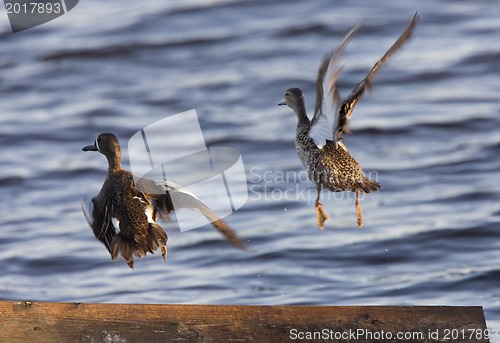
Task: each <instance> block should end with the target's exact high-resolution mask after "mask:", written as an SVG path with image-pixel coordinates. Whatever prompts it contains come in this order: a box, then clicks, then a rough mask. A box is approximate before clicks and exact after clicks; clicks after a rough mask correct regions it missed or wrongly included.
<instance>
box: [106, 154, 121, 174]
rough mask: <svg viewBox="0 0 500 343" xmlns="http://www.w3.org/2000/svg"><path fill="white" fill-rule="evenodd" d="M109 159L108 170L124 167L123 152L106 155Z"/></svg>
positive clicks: (112, 170) (113, 170)
mask: <svg viewBox="0 0 500 343" xmlns="http://www.w3.org/2000/svg"><path fill="white" fill-rule="evenodd" d="M106 158H107V159H108V172H109V173H111V172H115V171H117V170H120V169H121V168H122V165H121V154H120V151H118V152H117V153H116V154H113V155H111V156H106Z"/></svg>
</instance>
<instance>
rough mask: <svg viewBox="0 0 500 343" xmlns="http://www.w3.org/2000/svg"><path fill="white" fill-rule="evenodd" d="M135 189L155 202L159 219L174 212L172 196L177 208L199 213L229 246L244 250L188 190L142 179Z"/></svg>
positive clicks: (233, 233) (236, 238)
mask: <svg viewBox="0 0 500 343" xmlns="http://www.w3.org/2000/svg"><path fill="white" fill-rule="evenodd" d="M137 187H138V188H139V189H140V190H141V191H143V192H144V193H146V194H148V195H149V196H150V197H151V198H153V199H154V200H155V207H156V210H157V212H158V214H159V216H160V217H162V218H169V213H170V212H172V211H174V210H175V208H174V205H173V202H172V196H174V197H175V205H176V206H177V207H179V208H191V209H194V210H197V211H199V212H200V213H201V214H202V215H204V216H205V217H206V218H207V219H208V220H209V221H210V222H211V224H212V225H213V227H214V228H215V229H216V230H217V231H219V232H220V233H221V234H222V235H223V236H224V238H225V239H226V240H227V241H228V242H229V243H230V244H231V245H233V246H234V247H235V248H237V249H240V250H245V244H244V243H243V241H242V240H241V239H240V238H239V237H238V235H237V234H236V232H235V231H234V230H233V229H232V228H231V227H230V226H229V225H228V224H227V223H226V222H224V221H223V220H222V219H221V218H219V216H218V215H217V214H216V213H215V212H214V211H212V210H211V209H210V208H209V207H208V206H206V205H205V204H204V203H203V202H202V201H201V200H200V199H199V198H198V197H197V196H196V195H195V194H194V193H193V192H191V191H190V190H188V189H186V188H184V187H182V186H181V185H179V184H178V183H176V182H174V181H172V180H150V179H144V178H141V179H139V180H138V181H137Z"/></svg>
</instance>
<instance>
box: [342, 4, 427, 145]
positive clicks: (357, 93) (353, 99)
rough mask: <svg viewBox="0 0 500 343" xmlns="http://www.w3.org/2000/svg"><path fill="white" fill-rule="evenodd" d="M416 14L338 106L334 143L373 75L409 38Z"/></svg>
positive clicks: (369, 85) (369, 84)
mask: <svg viewBox="0 0 500 343" xmlns="http://www.w3.org/2000/svg"><path fill="white" fill-rule="evenodd" d="M417 19H418V13H415V15H414V16H413V18H412V20H411V21H410V23H409V24H408V26H407V27H406V28H405V30H404V31H403V33H402V34H401V35H400V36H399V38H398V39H397V40H396V42H394V44H393V45H392V46H391V47H390V48H389V50H387V52H386V53H385V54H384V56H382V58H381V59H380V60H378V61H377V63H375V65H374V66H373V68H372V69H371V70H370V72H369V73H368V74H367V75H366V76H365V78H364V79H363V80H362V81H361V82H360V83H359V84H358V85H357V86H356V87H355V88H354V89H353V91H352V92H351V94H349V96H348V97H347V98H346V99H345V100H344V102H343V103H342V106H340V110H339V111H338V122H337V123H336V130H335V131H336V133H335V142H338V141H340V139H341V138H342V133H343V132H344V131H345V126H346V125H347V122H348V121H349V119H350V118H351V115H352V111H353V109H354V106H356V103H357V102H358V101H359V99H361V96H362V95H363V93H364V91H365V89H370V88H371V86H372V81H373V78H374V77H375V74H376V73H377V72H378V70H379V69H380V67H381V66H382V65H383V64H384V63H385V62H387V61H388V60H389V58H390V57H391V56H392V54H394V52H396V51H397V50H398V49H399V48H400V47H401V46H402V45H403V44H404V43H405V42H406V41H407V40H408V38H410V36H411V34H412V31H413V28H414V27H415V24H416V23H417Z"/></svg>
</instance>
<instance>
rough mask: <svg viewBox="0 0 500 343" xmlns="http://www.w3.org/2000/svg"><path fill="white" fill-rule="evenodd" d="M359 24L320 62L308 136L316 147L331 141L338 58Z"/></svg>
mask: <svg viewBox="0 0 500 343" xmlns="http://www.w3.org/2000/svg"><path fill="white" fill-rule="evenodd" d="M360 27H361V24H358V25H356V26H355V27H353V28H352V29H351V30H350V31H349V32H348V33H347V34H346V35H345V36H344V38H343V39H342V41H341V42H340V44H339V46H338V47H337V49H336V50H334V51H333V52H332V53H331V54H330V55H328V56H327V57H325V58H324V59H323V61H322V62H321V66H320V68H319V71H318V79H317V80H316V107H315V110H314V117H313V118H312V121H311V129H310V131H309V137H311V138H312V139H313V141H314V143H315V144H316V145H317V146H318V148H320V149H321V148H323V147H324V146H325V144H326V141H327V140H329V141H333V138H334V137H333V135H334V127H336V126H337V123H338V113H339V105H340V102H341V99H340V94H339V91H338V89H337V87H336V83H337V79H338V78H339V76H340V72H341V71H342V67H341V66H339V60H340V58H341V57H342V55H343V54H344V50H345V47H346V46H347V43H349V41H350V40H351V39H352V37H354V35H355V34H356V33H357V32H358V31H359V28H360Z"/></svg>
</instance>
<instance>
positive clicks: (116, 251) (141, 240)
mask: <svg viewBox="0 0 500 343" xmlns="http://www.w3.org/2000/svg"><path fill="white" fill-rule="evenodd" d="M158 248H160V250H161V253H162V256H163V259H164V260H166V258H167V234H166V233H165V231H164V230H163V229H162V228H161V226H159V225H157V224H150V226H149V228H148V233H147V235H146V236H139V237H135V239H134V240H133V241H132V240H128V239H126V238H124V237H123V236H122V235H121V234H117V235H115V236H114V237H113V240H112V241H111V244H110V253H111V259H112V260H113V262H115V261H116V260H117V259H118V257H119V256H120V255H121V256H122V257H123V259H124V260H125V262H127V264H128V266H129V267H130V268H132V269H134V257H137V258H140V257H143V256H146V254H147V253H148V252H149V253H151V254H154V253H155V252H156V251H157V250H158Z"/></svg>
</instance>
